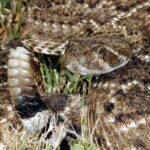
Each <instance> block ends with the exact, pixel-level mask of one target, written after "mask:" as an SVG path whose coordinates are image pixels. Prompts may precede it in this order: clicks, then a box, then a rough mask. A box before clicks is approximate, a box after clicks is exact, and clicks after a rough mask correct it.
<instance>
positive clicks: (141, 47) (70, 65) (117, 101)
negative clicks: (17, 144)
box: [2, 0, 150, 150]
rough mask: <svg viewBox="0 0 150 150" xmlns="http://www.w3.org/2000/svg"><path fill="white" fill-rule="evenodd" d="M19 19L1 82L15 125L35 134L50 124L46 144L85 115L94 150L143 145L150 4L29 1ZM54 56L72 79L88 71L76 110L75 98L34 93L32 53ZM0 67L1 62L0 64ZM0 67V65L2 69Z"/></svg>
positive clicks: (148, 144) (149, 141)
mask: <svg viewBox="0 0 150 150" xmlns="http://www.w3.org/2000/svg"><path fill="white" fill-rule="evenodd" d="M28 5H29V6H28V7H27V10H26V11H25V13H23V14H22V27H21V33H22V40H21V42H20V43H19V44H18V45H17V46H16V47H15V48H11V50H10V53H9V55H8V56H9V57H8V58H9V60H8V85H9V91H10V96H11V100H12V103H13V104H14V105H15V108H16V110H17V111H18V113H19V114H20V116H21V121H22V123H23V125H24V126H25V127H26V128H27V129H28V130H30V131H31V132H35V131H37V130H42V129H43V128H44V127H45V126H46V125H47V123H49V122H50V123H49V124H52V128H51V130H50V131H51V136H50V138H48V139H47V137H45V138H46V139H47V140H48V142H49V143H50V144H51V145H52V146H53V147H56V146H58V144H59V143H57V142H56V139H57V138H58V136H57V135H58V134H59V133H61V137H59V138H60V142H61V140H63V138H65V137H66V136H68V135H69V134H70V133H71V134H72V132H73V131H74V130H75V132H77V133H78V134H80V130H81V129H80V126H81V125H80V122H81V118H80V113H81V112H82V111H83V110H84V111H85V112H86V118H87V127H88V129H89V131H88V132H89V135H91V137H90V139H92V140H93V141H94V142H95V143H97V146H98V147H99V149H118V150H119V149H125V150H132V149H133V150H134V149H137V150H140V149H147V150H148V149H149V148H150V42H149V41H150V21H149V20H150V1H147V0H132V1H127V0H118V1H116V0H76V1H75V0H59V1H58V0H53V1H52V0H43V1H39V0H33V1H30V2H29V4H28ZM34 52H38V53H44V54H49V55H56V56H58V55H59V56H58V57H59V60H58V62H57V63H59V64H60V65H61V67H62V68H63V67H64V68H67V69H68V70H69V71H71V72H72V73H75V74H81V75H87V74H94V75H96V76H97V79H96V80H95V81H93V87H92V91H91V93H90V94H89V95H87V97H86V98H84V103H85V106H84V108H82V109H83V110H82V109H81V108H80V99H83V98H82V97H79V96H76V95H65V94H49V95H40V94H39V93H38V90H37V86H36V84H35V82H34V78H35V75H34V73H35V71H34V69H35V67H34V65H33V64H34V63H33V61H34V58H33V56H34V55H33V53H34ZM3 64H4V63H2V65H3ZM3 66H4V65H3Z"/></svg>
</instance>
